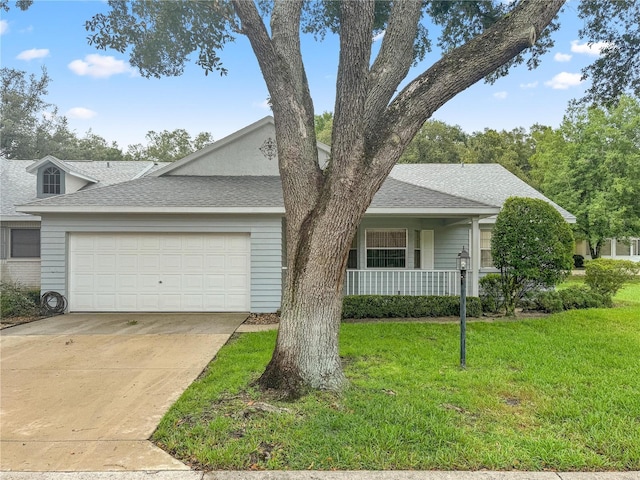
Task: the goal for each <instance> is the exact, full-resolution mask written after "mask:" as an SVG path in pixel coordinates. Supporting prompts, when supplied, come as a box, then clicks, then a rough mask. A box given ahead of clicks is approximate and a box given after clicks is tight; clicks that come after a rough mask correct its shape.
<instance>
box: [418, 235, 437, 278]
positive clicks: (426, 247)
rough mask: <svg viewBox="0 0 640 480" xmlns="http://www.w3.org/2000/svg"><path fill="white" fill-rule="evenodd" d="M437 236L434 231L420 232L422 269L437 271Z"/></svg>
mask: <svg viewBox="0 0 640 480" xmlns="http://www.w3.org/2000/svg"><path fill="white" fill-rule="evenodd" d="M434 239H435V235H434V231H433V230H420V269H421V270H435V267H434V265H435V241H434Z"/></svg>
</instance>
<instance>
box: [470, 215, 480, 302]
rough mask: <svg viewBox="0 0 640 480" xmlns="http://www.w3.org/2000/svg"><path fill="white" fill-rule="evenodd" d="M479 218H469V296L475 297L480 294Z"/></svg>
mask: <svg viewBox="0 0 640 480" xmlns="http://www.w3.org/2000/svg"><path fill="white" fill-rule="evenodd" d="M479 220H480V219H479V217H472V218H471V245H470V246H469V252H470V255H471V278H470V279H469V280H470V281H471V282H470V283H471V295H472V296H473V297H477V296H478V295H479V294H480V222H479Z"/></svg>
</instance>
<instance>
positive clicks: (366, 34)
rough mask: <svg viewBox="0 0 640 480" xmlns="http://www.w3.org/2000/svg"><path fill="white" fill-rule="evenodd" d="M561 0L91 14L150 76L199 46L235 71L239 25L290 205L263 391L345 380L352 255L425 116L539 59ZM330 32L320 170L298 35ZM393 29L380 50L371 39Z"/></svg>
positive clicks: (126, 4) (203, 57)
mask: <svg viewBox="0 0 640 480" xmlns="http://www.w3.org/2000/svg"><path fill="white" fill-rule="evenodd" d="M563 3H564V0H544V1H541V0H520V1H514V2H502V1H479V2H470V1H467V0H464V1H452V0H446V1H430V2H427V1H416V0H408V1H403V0H397V1H393V2H380V1H374V0H361V1H344V2H336V1H328V0H315V1H303V0H281V1H277V0H276V1H275V2H273V3H272V2H267V1H264V0H261V1H258V2H254V1H252V0H231V1H225V0H212V1H198V2H195V1H174V2H167V1H157V0H156V1H152V0H133V1H125V0H110V1H109V6H110V11H109V12H108V13H107V14H99V15H96V16H95V17H93V19H91V20H90V21H89V22H88V23H87V28H88V30H89V31H90V32H91V33H90V37H89V39H90V43H92V44H94V45H96V46H98V47H100V48H115V49H117V50H118V51H120V52H125V51H129V52H130V53H131V63H132V64H133V65H134V66H136V67H138V68H139V69H140V71H141V73H142V74H143V75H146V76H156V77H160V76H163V75H180V74H181V73H182V71H183V69H184V68H185V63H186V62H187V61H188V59H189V56H190V55H192V54H195V55H196V57H197V61H196V63H197V64H198V65H200V66H202V67H203V68H204V69H205V72H212V71H215V70H218V71H221V72H223V73H224V67H223V65H222V63H221V58H220V55H221V50H222V49H223V47H224V45H225V44H226V43H227V42H229V41H230V40H231V39H232V38H233V37H234V35H237V34H240V35H245V36H246V37H247V38H248V39H249V42H250V44H251V47H252V49H253V52H254V54H255V57H256V59H257V61H258V64H259V66H260V69H261V71H262V74H263V77H264V80H265V82H266V85H267V88H268V92H269V96H270V102H271V106H272V110H273V116H274V119H275V128H276V140H277V145H278V160H279V167H280V173H281V177H282V187H283V194H284V203H285V210H286V244H287V267H288V275H287V278H286V283H285V286H284V290H283V298H282V315H281V323H280V329H279V334H278V341H277V345H276V348H275V351H274V354H273V357H272V359H271V361H270V363H269V365H268V366H267V368H266V371H265V372H264V373H263V375H262V377H261V379H260V383H261V385H262V386H264V387H271V388H277V389H281V390H283V391H286V392H289V393H290V394H298V393H300V392H302V391H304V389H305V388H307V387H311V388H323V389H331V390H338V389H340V388H341V387H343V385H344V384H345V381H346V380H345V377H344V375H343V372H342V367H341V364H340V357H339V355H338V330H339V326H340V312H341V305H342V285H343V279H344V275H345V266H346V259H347V253H348V250H349V247H350V245H351V240H352V238H353V236H354V233H355V231H356V228H357V226H358V225H359V223H360V220H361V219H362V217H363V215H364V213H365V211H366V209H367V207H368V206H369V204H370V202H371V200H372V198H373V196H374V194H375V193H376V191H377V190H378V189H379V187H380V186H381V184H382V183H383V181H384V180H385V178H386V177H387V175H388V174H389V172H390V170H391V168H392V167H393V165H394V164H395V163H396V162H397V160H398V159H399V158H400V155H401V154H402V152H403V150H404V148H405V147H406V146H407V145H408V143H409V142H410V141H411V139H412V138H413V136H414V135H415V134H416V133H417V132H418V131H419V129H420V127H421V126H422V125H423V123H424V122H425V121H426V120H427V119H429V118H430V117H431V115H432V114H433V113H434V112H435V111H436V110H437V109H438V108H440V107H441V106H442V105H443V104H445V103H446V102H447V101H448V100H450V99H451V98H453V97H454V96H455V95H457V94H458V93H460V92H461V91H463V90H465V89H466V88H468V87H469V86H471V85H473V84H474V83H476V82H478V81H479V80H481V79H483V78H485V77H493V78H495V77H497V76H500V75H503V74H506V73H507V71H508V69H509V67H510V66H512V65H514V64H517V63H522V62H524V61H525V58H524V56H523V54H524V53H526V51H528V52H529V53H530V54H531V55H530V56H529V57H528V59H526V61H527V63H528V64H529V66H530V67H535V66H536V65H537V63H538V61H539V58H540V54H542V53H544V52H545V51H546V50H547V49H548V48H549V47H550V45H551V41H550V38H549V36H548V32H549V31H550V30H553V28H555V26H554V25H553V23H552V22H553V19H554V18H555V16H556V14H557V13H558V11H559V10H560V8H561V7H562V5H563ZM598 3H599V2H598ZM615 3H616V4H618V5H621V7H620V8H619V11H618V12H609V13H610V14H612V15H614V14H616V13H618V14H620V15H624V14H626V12H627V10H628V9H630V8H636V7H635V6H634V3H633V1H627V2H625V1H618V2H615ZM625 8H626V10H625ZM583 10H584V9H583ZM596 14H597V12H595V13H594V12H588V11H585V15H587V16H589V15H591V16H592V17H593V16H594V15H596ZM423 17H424V18H423ZM427 17H430V19H431V21H432V22H433V23H435V24H437V25H438V26H439V27H440V28H441V35H440V37H439V41H438V46H439V47H441V48H442V50H443V52H444V53H443V55H442V57H441V58H440V59H439V60H438V61H437V62H435V63H434V64H433V65H431V66H430V67H429V68H427V69H426V70H425V71H423V72H421V73H420V74H419V75H417V76H416V77H415V78H413V79H411V80H410V81H408V82H407V83H406V84H403V82H404V81H405V78H406V77H407V75H408V73H409V71H410V68H411V66H412V65H413V64H414V62H415V60H416V59H421V58H423V55H424V53H425V51H427V50H428V49H429V48H430V45H431V43H430V41H429V38H428V26H429V24H428V23H427V22H426V21H424V19H425V18H427ZM605 24H606V22H605V21H601V23H599V24H598V25H595V26H594V28H599V27H600V26H601V25H605ZM550 25H551V27H550ZM327 31H330V32H332V33H335V34H337V35H339V38H340V52H339V64H338V71H337V82H336V100H335V106H334V118H333V133H332V136H331V137H332V143H331V159H330V162H329V164H328V166H327V167H326V168H324V169H323V168H321V166H320V164H319V162H318V154H317V148H316V134H315V132H314V113H315V112H314V107H313V99H312V96H311V92H310V89H309V85H308V82H307V76H306V72H305V66H304V60H303V56H302V53H301V32H307V33H314V34H316V35H317V36H318V37H322V36H323V35H324V34H325V33H326V32H327ZM601 31H602V28H600V29H599V30H598V32H601ZM382 32H384V37H383V39H382V42H381V45H380V46H379V49H377V54H376V55H375V57H374V56H373V53H372V52H373V51H372V46H373V41H372V39H373V37H374V35H376V34H379V33H382ZM614 33H615V32H614ZM624 40H625V39H624V38H622V39H620V41H624ZM630 47H631V49H630V50H629V51H627V50H625V51H621V50H620V51H619V53H620V54H621V55H622V57H624V55H626V54H628V52H631V53H633V48H635V47H636V46H634V45H631V46H630ZM623 60H624V58H621V59H620V61H621V62H622V61H623ZM401 84H403V85H405V86H403V87H402V88H401Z"/></svg>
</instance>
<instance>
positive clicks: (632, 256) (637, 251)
mask: <svg viewBox="0 0 640 480" xmlns="http://www.w3.org/2000/svg"><path fill="white" fill-rule="evenodd" d="M576 253H577V254H578V255H582V256H583V257H584V258H585V259H591V252H590V251H589V246H588V245H587V241H586V240H579V241H577V242H576ZM600 256H601V257H602V258H615V259H618V260H633V261H634V262H640V238H635V237H631V238H627V239H624V240H620V239H615V238H608V239H607V240H606V241H605V242H604V245H602V247H601V249H600Z"/></svg>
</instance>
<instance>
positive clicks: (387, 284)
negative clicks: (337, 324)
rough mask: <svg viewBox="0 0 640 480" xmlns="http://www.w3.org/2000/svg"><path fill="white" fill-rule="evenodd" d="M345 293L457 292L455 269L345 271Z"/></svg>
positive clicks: (457, 278)
mask: <svg viewBox="0 0 640 480" xmlns="http://www.w3.org/2000/svg"><path fill="white" fill-rule="evenodd" d="M344 294H345V295H459V294H460V272H459V271H458V270H389V269H384V270H382V269H381V270H347V275H346V280H345V288H344Z"/></svg>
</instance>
